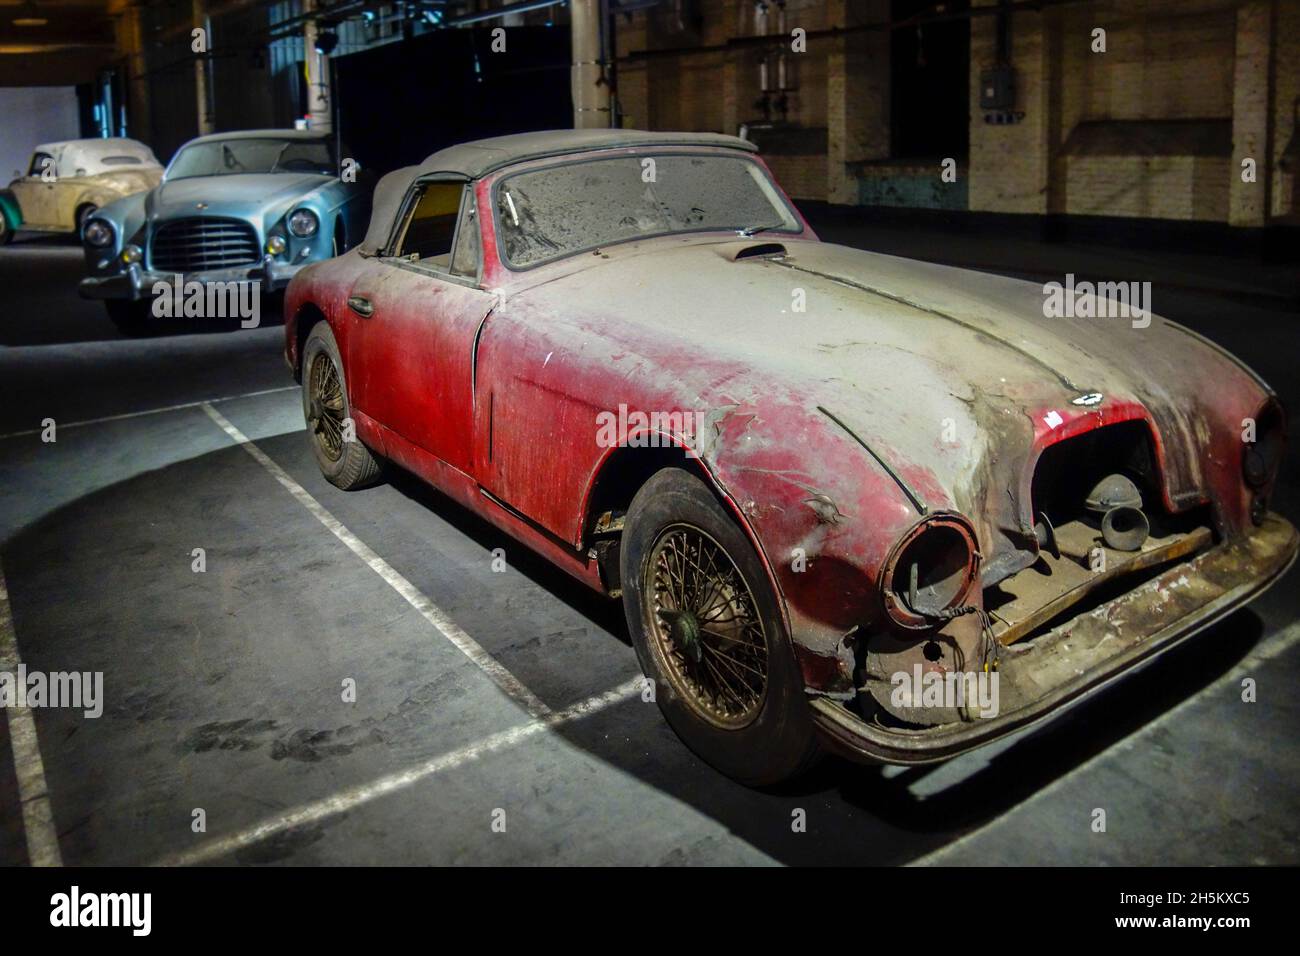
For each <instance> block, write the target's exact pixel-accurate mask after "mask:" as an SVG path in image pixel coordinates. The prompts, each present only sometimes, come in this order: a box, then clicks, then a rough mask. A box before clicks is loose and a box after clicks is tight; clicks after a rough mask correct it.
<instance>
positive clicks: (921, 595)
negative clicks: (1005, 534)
mask: <svg viewBox="0 0 1300 956" xmlns="http://www.w3.org/2000/svg"><path fill="white" fill-rule="evenodd" d="M977 570H978V557H977V548H976V545H975V532H974V531H973V530H972V529H971V526H970V525H969V524H967V522H966V520H965V519H964V518H962V517H960V516H959V515H953V514H939V515H931V516H930V517H928V518H924V519H922V520H921V521H920V522H918V523H917V524H915V525H913V526H912V528H911V530H909V531H908V532H907V533H906V534H905V535H903V537H902V538H901V539H900V540H899V542H898V543H897V544H896V545H894V549H893V550H892V551H891V552H890V556H889V559H888V560H887V561H886V562H885V567H884V572H883V573H882V574H881V576H880V588H881V593H882V596H883V598H884V602H885V610H886V611H887V612H888V613H889V616H890V617H891V618H893V620H894V622H895V623H897V624H900V625H902V626H903V627H906V628H923V627H930V626H933V625H934V624H936V623H937V622H939V621H941V620H942V619H943V616H944V614H943V612H945V611H951V610H952V609H953V608H956V607H958V606H960V605H961V602H962V600H963V599H964V598H965V597H966V595H967V593H968V592H969V591H970V588H971V585H972V584H973V583H974V581H975V574H976V571H977Z"/></svg>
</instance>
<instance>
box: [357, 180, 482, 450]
mask: <svg viewBox="0 0 1300 956" xmlns="http://www.w3.org/2000/svg"><path fill="white" fill-rule="evenodd" d="M398 223H399V225H398V228H397V230H396V232H395V235H394V237H393V239H392V240H391V241H390V244H389V248H388V249H386V250H384V252H383V253H381V254H380V255H378V256H376V257H374V258H373V259H371V260H370V261H369V262H368V263H367V265H366V267H365V269H364V270H363V271H362V274H361V276H360V277H359V278H358V279H357V280H356V282H355V283H354V284H353V286H352V288H351V289H350V290H349V293H348V300H347V312H348V319H347V321H348V323H349V325H348V345H347V348H348V357H347V361H348V374H349V378H350V382H349V390H350V392H351V395H352V401H353V404H354V405H355V406H356V407H357V408H358V409H359V410H360V411H362V412H363V413H364V414H366V415H368V416H369V417H370V418H372V419H374V420H375V421H377V422H378V423H379V424H380V425H383V426H384V427H385V428H387V429H389V430H391V431H393V432H395V433H396V434H397V435H399V436H401V437H402V438H404V439H406V440H407V441H408V442H411V443H412V444H414V445H416V446H418V447H419V448H421V449H423V450H424V451H426V452H428V453H430V454H432V455H435V456H437V457H438V458H440V459H442V460H443V461H445V462H447V463H448V464H450V465H452V466H453V467H455V468H457V469H459V470H461V471H463V472H466V473H469V472H471V470H472V460H471V459H472V452H473V441H472V438H473V411H474V366H473V359H474V340H475V337H476V335H477V334H478V330H479V327H480V325H482V323H483V321H484V320H485V319H486V318H487V315H488V313H489V312H490V311H491V309H492V306H493V304H494V302H495V298H494V296H492V295H491V294H489V293H487V292H484V291H482V289H480V288H479V276H480V274H481V268H482V266H481V258H482V257H481V252H480V246H481V236H480V233H479V223H478V217H477V213H476V209H475V203H474V185H473V184H472V183H466V182H465V181H464V180H446V179H430V180H423V181H420V182H417V183H416V184H415V185H414V186H413V188H412V190H411V193H410V194H409V195H408V196H407V198H406V201H405V203H404V206H403V211H402V213H401V215H400V216H399V217H398Z"/></svg>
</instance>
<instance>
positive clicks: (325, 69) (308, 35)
mask: <svg viewBox="0 0 1300 956" xmlns="http://www.w3.org/2000/svg"><path fill="white" fill-rule="evenodd" d="M316 8H317V4H316V0H304V3H303V12H304V13H311V12H312V11H313V10H315V9H316ZM317 33H319V29H318V28H317V25H316V21H315V20H314V19H313V20H308V21H307V22H306V23H305V24H304V25H303V28H302V44H303V60H304V62H305V63H306V66H307V125H308V126H309V127H311V128H312V129H314V130H318V131H320V132H322V133H329V132H332V131H333V129H334V114H333V112H332V111H331V110H330V65H329V57H326V56H323V55H322V54H320V53H317V52H316V35H317Z"/></svg>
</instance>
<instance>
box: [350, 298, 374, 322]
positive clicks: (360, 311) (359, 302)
mask: <svg viewBox="0 0 1300 956" xmlns="http://www.w3.org/2000/svg"><path fill="white" fill-rule="evenodd" d="M348 308H349V309H351V310H352V311H353V312H355V313H356V314H357V315H359V316H361V317H362V318H363V319H368V318H370V317H371V316H372V315H374V314H375V307H374V306H373V305H371V304H370V300H369V299H367V298H366V297H365V296H363V295H350V296H348Z"/></svg>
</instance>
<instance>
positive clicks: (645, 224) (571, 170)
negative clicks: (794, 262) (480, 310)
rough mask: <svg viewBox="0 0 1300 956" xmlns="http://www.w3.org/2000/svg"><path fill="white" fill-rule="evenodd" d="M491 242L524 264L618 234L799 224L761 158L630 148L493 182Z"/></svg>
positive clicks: (794, 228)
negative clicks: (494, 228)
mask: <svg viewBox="0 0 1300 956" xmlns="http://www.w3.org/2000/svg"><path fill="white" fill-rule="evenodd" d="M496 211H497V236H498V245H499V246H500V248H501V249H502V251H503V252H504V254H505V258H506V262H507V264H509V265H510V266H512V267H514V268H528V267H529V266H535V265H540V264H541V263H544V262H548V261H550V260H552V259H558V258H561V257H563V256H568V255H572V254H574V253H578V252H585V251H588V250H592V249H599V248H601V247H602V246H609V245H613V244H615V243H619V242H627V241H629V240H633V239H644V238H648V237H651V236H662V235H669V234H673V233H691V232H717V231H727V232H736V233H738V234H740V235H744V236H751V235H754V234H755V233H759V232H767V231H772V232H787V233H790V232H800V231H801V230H802V226H801V225H800V224H799V221H798V219H797V218H796V217H795V214H794V212H793V211H792V210H791V209H790V207H789V204H788V203H787V202H786V201H785V199H783V198H782V196H781V194H780V192H779V191H778V190H777V188H776V187H775V186H774V185H773V184H772V181H771V180H770V179H769V178H768V175H767V173H766V172H764V170H763V168H762V167H761V166H760V165H759V164H758V163H756V162H754V161H753V160H750V159H748V158H745V157H743V156H719V155H699V154H655V155H646V154H637V155H632V156H618V157H615V158H611V159H593V160H585V161H580V162H570V163H562V164H559V165H556V166H548V167H545V168H543V169H537V170H532V171H530V172H524V173H517V174H515V175H513V176H507V177H505V178H504V179H503V180H502V181H501V182H500V183H499V184H498V185H497V187H496Z"/></svg>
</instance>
